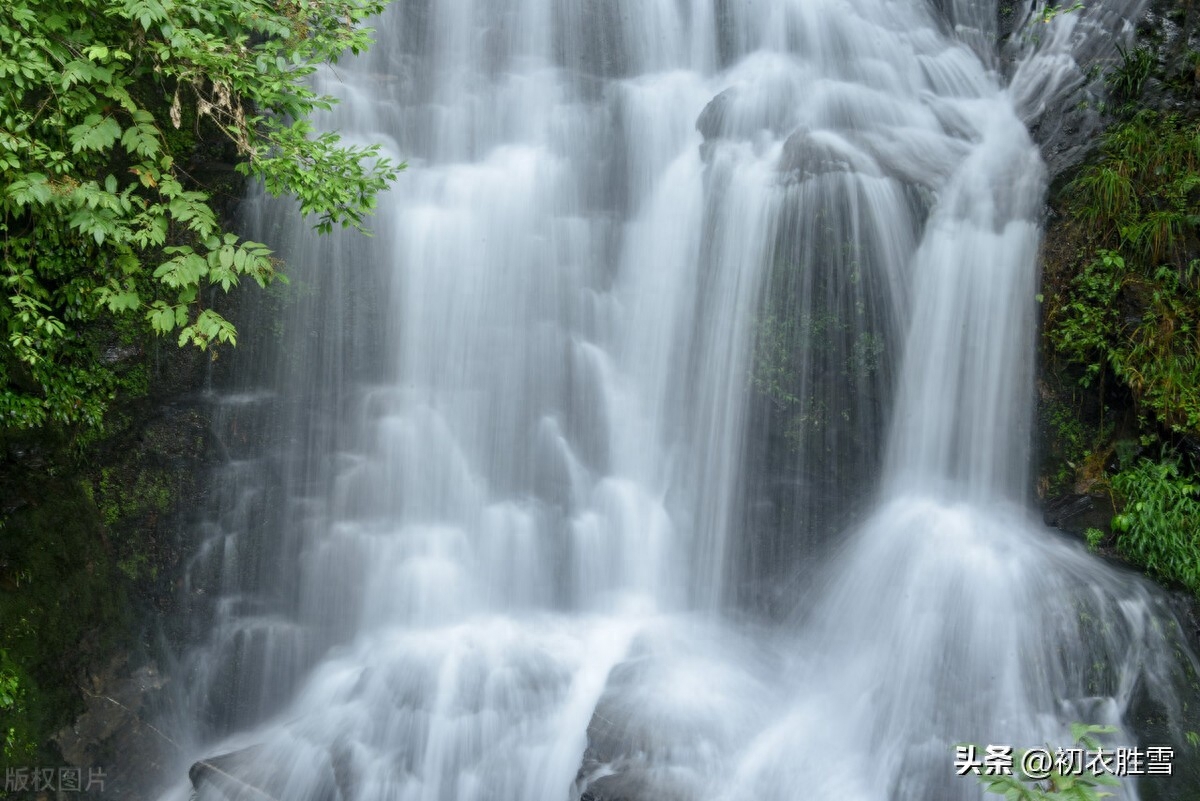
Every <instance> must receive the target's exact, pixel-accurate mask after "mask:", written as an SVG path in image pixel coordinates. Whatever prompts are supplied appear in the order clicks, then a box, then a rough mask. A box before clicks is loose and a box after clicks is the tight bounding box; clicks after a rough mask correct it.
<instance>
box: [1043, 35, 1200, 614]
mask: <svg viewBox="0 0 1200 801" xmlns="http://www.w3.org/2000/svg"><path fill="white" fill-rule="evenodd" d="M1151 44H1152V43H1151ZM1197 65H1200V53H1194V52H1191V51H1187V52H1185V53H1182V54H1179V57H1178V58H1174V57H1172V55H1171V53H1170V52H1168V51H1167V49H1166V48H1160V49H1159V50H1154V49H1151V46H1150V44H1146V45H1143V46H1142V47H1141V48H1138V49H1134V50H1130V51H1126V52H1124V53H1123V59H1122V63H1121V64H1120V65H1119V66H1118V67H1117V68H1116V69H1115V70H1113V71H1112V72H1111V73H1110V75H1109V88H1110V99H1109V106H1108V107H1107V108H1106V109H1105V111H1106V112H1107V113H1110V114H1111V115H1112V118H1113V123H1112V125H1111V126H1110V127H1109V129H1108V130H1107V131H1106V133H1105V134H1104V136H1103V139H1102V141H1101V142H1100V146H1099V149H1098V152H1097V153H1096V155H1095V157H1094V158H1093V159H1092V160H1091V161H1090V162H1089V163H1088V164H1086V165H1085V166H1083V167H1082V168H1081V169H1080V170H1078V171H1077V173H1076V174H1075V175H1074V176H1073V178H1072V179H1071V180H1070V181H1069V182H1068V183H1067V184H1066V185H1065V186H1064V187H1063V189H1062V190H1061V191H1060V192H1059V193H1058V195H1057V198H1056V206H1057V212H1058V214H1059V222H1058V224H1056V225H1055V226H1054V227H1053V228H1052V229H1051V231H1050V232H1049V235H1048V238H1049V239H1050V240H1051V241H1050V247H1049V248H1048V254H1049V257H1048V258H1047V260H1046V281H1045V290H1044V303H1045V318H1044V322H1045V329H1044V330H1045V336H1046V352H1047V354H1048V355H1049V357H1050V361H1051V367H1050V370H1049V372H1048V376H1047V382H1046V384H1044V386H1043V395H1044V399H1045V396H1047V395H1049V396H1050V397H1049V398H1048V399H1047V402H1046V403H1045V404H1044V408H1043V412H1044V415H1043V417H1044V419H1045V420H1046V421H1047V423H1048V427H1049V428H1050V429H1051V431H1050V434H1051V438H1052V440H1053V442H1052V447H1053V449H1054V450H1055V452H1056V456H1057V457H1058V458H1057V464H1056V466H1053V467H1052V468H1051V469H1050V470H1048V471H1047V475H1046V478H1045V481H1046V483H1045V485H1044V486H1043V487H1042V489H1043V491H1044V492H1046V493H1047V494H1054V493H1056V492H1062V491H1065V490H1070V489H1074V490H1075V491H1085V492H1087V491H1092V492H1094V491H1097V490H1100V491H1104V490H1107V491H1108V493H1109V494H1110V495H1111V497H1112V500H1113V501H1114V505H1115V507H1116V509H1117V511H1118V514H1117V515H1116V516H1115V517H1114V518H1113V521H1112V526H1111V527H1112V529H1113V531H1114V532H1115V536H1114V537H1113V538H1112V542H1113V544H1114V545H1115V546H1116V548H1117V550H1118V551H1119V552H1120V553H1121V554H1122V555H1123V556H1125V557H1126V558H1128V559H1130V560H1131V561H1133V562H1134V563H1136V564H1138V565H1140V566H1142V567H1144V568H1146V569H1147V570H1149V571H1150V572H1151V573H1153V574H1155V575H1157V576H1158V577H1160V578H1162V579H1165V580H1167V581H1175V582H1180V583H1182V584H1184V585H1185V586H1187V587H1188V588H1189V589H1191V590H1192V591H1194V592H1196V593H1200V538H1198V537H1197V532H1200V481H1198V480H1197V478H1196V471H1197V468H1200V464H1197V457H1198V456H1200V214H1198V213H1197V211H1196V201H1197V199H1198V198H1200V108H1197V105H1196V103H1195V102H1194V96H1195V92H1196V88H1197V82H1198V79H1200V73H1197ZM1089 540H1090V541H1091V542H1092V543H1093V544H1094V545H1099V544H1100V543H1102V542H1104V541H1106V535H1105V534H1104V532H1102V531H1100V530H1099V529H1095V530H1093V531H1092V532H1091V533H1090V536H1089Z"/></svg>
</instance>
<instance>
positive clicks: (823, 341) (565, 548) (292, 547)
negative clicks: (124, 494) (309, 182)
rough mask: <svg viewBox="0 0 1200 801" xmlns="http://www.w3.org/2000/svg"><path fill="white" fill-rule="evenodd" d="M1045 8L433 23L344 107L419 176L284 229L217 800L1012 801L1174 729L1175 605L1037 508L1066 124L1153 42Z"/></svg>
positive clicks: (404, 36) (721, 7) (216, 613)
mask: <svg viewBox="0 0 1200 801" xmlns="http://www.w3.org/2000/svg"><path fill="white" fill-rule="evenodd" d="M1026 5H1027V4H1017V5H1016V6H1011V5H1007V4H1006V5H1005V6H1004V7H1005V8H1006V9H1007V11H1005V12H1003V13H1002V11H1001V10H1000V9H998V8H997V7H996V5H995V4H994V3H990V2H982V1H979V0H970V1H968V0H954V1H953V2H950V0H939V2H924V1H923V0H774V1H773V2H768V0H746V1H745V2H728V1H725V2H722V1H721V0H608V1H607V2H602V1H601V0H491V1H490V2H476V1H473V0H396V1H395V2H394V3H393V7H392V8H391V9H390V10H389V11H388V13H387V15H386V16H385V17H384V18H383V19H382V20H380V21H379V23H378V25H377V30H378V32H377V35H376V39H377V44H376V46H375V48H374V49H373V50H372V51H371V52H370V53H369V54H368V55H367V56H365V57H363V58H361V59H358V60H356V61H353V62H346V63H343V64H340V65H339V66H338V67H337V68H336V70H330V71H327V72H325V73H323V74H322V76H321V78H320V82H321V88H322V89H323V90H325V91H329V92H331V93H333V94H336V95H338V96H339V97H341V98H342V101H343V102H342V104H341V105H340V106H339V107H338V108H337V109H336V111H335V112H334V113H333V114H331V115H329V117H328V118H327V119H325V120H323V124H325V125H327V126H329V127H332V128H336V129H339V130H341V131H343V132H345V133H346V135H347V136H348V137H349V138H351V139H361V140H363V141H381V142H384V143H385V145H386V147H387V150H388V151H389V152H390V153H391V154H393V155H394V156H395V157H397V158H402V159H407V160H408V162H409V164H410V169H409V170H408V172H406V173H405V174H404V175H403V176H402V177H401V179H400V180H399V181H398V182H397V184H396V186H395V188H394V189H393V190H392V191H391V192H390V194H389V195H388V196H387V197H386V198H385V199H384V200H383V202H381V204H380V210H379V213H378V215H377V217H376V219H375V221H374V226H373V227H374V229H375V236H374V237H373V238H371V239H364V238H361V237H355V236H334V237H330V238H325V239H318V238H317V237H315V236H313V235H312V234H311V233H310V232H309V231H308V226H307V224H306V223H304V222H302V221H300V220H299V219H297V216H296V214H295V210H294V208H293V207H292V206H290V205H289V204H287V203H268V202H265V201H262V200H257V201H254V202H253V203H252V204H250V205H251V206H252V208H251V210H250V211H249V212H248V213H247V215H246V216H247V219H246V225H247V227H248V228H249V229H250V230H252V231H253V232H254V235H255V238H258V239H262V240H265V241H270V242H279V243H283V246H282V247H281V248H280V250H281V255H282V256H283V257H284V258H285V259H286V261H287V271H288V273H289V275H290V276H291V278H292V285H291V286H290V287H288V288H287V289H286V291H285V292H284V293H282V294H280V295H277V296H273V297H271V298H268V299H266V300H264V302H263V304H262V309H261V310H260V312H259V314H260V317H259V321H258V322H256V323H253V325H254V326H255V327H256V328H257V330H260V331H265V332H269V335H264V336H261V337H259V341H258V343H257V345H255V346H253V347H249V350H248V352H246V353H244V354H239V355H238V357H237V358H238V359H239V365H238V371H237V376H236V379H235V384H236V386H235V387H234V388H233V390H232V391H231V392H230V393H228V394H227V395H225V396H224V397H223V399H222V400H221V402H220V407H221V420H222V423H221V425H222V430H223V432H224V441H225V443H226V447H227V448H228V450H229V464H228V466H227V467H226V468H225V469H224V470H223V471H222V475H221V476H220V477H218V479H217V480H216V483H215V484H214V489H213V496H214V498H216V503H215V504H214V507H215V509H214V513H213V514H212V515H211V516H210V517H209V519H208V521H207V522H206V524H205V525H204V526H203V527H202V530H201V532H200V534H201V535H202V540H203V544H202V546H201V547H200V549H199V551H198V555H197V556H196V558H195V560H194V562H193V563H192V565H191V566H190V569H189V574H188V579H187V586H186V587H185V592H186V593H188V596H189V598H191V602H192V603H193V604H194V607H195V610H194V614H193V617H192V625H193V626H194V627H195V633H196V639H197V643H198V645H197V647H196V648H195V649H194V651H192V652H190V653H189V654H188V655H186V657H185V658H184V659H183V663H182V666H181V667H180V672H181V673H182V674H183V675H184V676H185V677H186V680H185V681H183V682H181V683H182V684H183V685H184V686H186V688H187V689H186V693H184V697H182V698H181V700H180V711H179V713H178V719H177V721H176V723H175V724H174V729H173V731H174V735H175V736H178V738H179V739H180V741H181V742H186V743H188V744H189V746H188V748H189V751H190V753H189V754H188V755H187V761H188V763H190V762H192V761H195V760H197V759H201V758H207V759H209V760H210V764H211V765H214V766H217V767H219V772H211V771H210V772H209V773H207V774H206V778H204V780H203V781H201V782H200V790H199V797H200V798H201V799H204V800H205V801H208V800H209V799H234V798H236V799H243V798H244V799H250V798H263V797H273V798H276V799H280V800H283V799H286V801H308V800H309V799H311V800H312V801H317V800H318V799H319V800H320V801H334V800H335V799H338V800H340V801H383V800H384V799H387V800H388V801H393V800H394V801H401V800H403V801H475V800H476V799H478V800H479V801H483V800H484V799H486V800H487V801H541V800H543V799H544V800H545V801H573V800H575V799H579V798H580V797H581V796H583V797H584V798H587V799H596V800H597V801H601V800H602V799H609V800H610V801H616V799H647V801H648V799H660V800H661V799H678V800H679V801H685V800H690V799H721V800H722V801H726V800H727V801H741V800H742V799H745V800H746V801H749V800H750V799H756V800H757V801H772V800H773V799H779V800H780V801H784V799H788V800H789V801H790V800H792V799H817V800H819V801H835V800H836V801H943V800H944V801H966V800H968V799H978V798H980V797H981V795H980V791H979V789H978V785H977V782H976V781H974V780H973V779H972V778H969V777H967V778H962V777H958V776H955V771H954V768H953V764H952V763H953V745H954V744H955V743H960V742H977V743H981V744H982V743H1007V744H1010V745H1015V746H1017V747H1027V746H1032V745H1037V744H1040V743H1042V742H1047V741H1048V742H1055V743H1064V744H1065V743H1066V742H1067V741H1068V740H1069V737H1068V731H1069V724H1070V723H1071V722H1073V721H1087V722H1097V723H1100V722H1112V723H1118V724H1123V723H1125V722H1126V718H1127V716H1128V715H1129V714H1130V708H1131V705H1132V704H1133V703H1134V699H1135V698H1136V697H1138V696H1139V693H1140V694H1143V695H1144V694H1145V693H1146V692H1147V691H1148V690H1149V691H1161V695H1162V699H1161V700H1162V703H1164V704H1166V705H1167V706H1169V705H1170V704H1171V703H1172V701H1171V696H1170V691H1169V687H1170V678H1169V676H1170V674H1171V672H1172V670H1173V666H1172V661H1171V660H1172V659H1173V657H1172V656H1171V654H1172V653H1173V651H1172V649H1171V648H1170V647H1169V645H1168V643H1167V642H1166V640H1165V638H1164V634H1163V630H1164V624H1163V623H1162V621H1165V620H1167V619H1168V617H1167V614H1166V612H1165V609H1164V608H1163V607H1162V604H1161V602H1160V601H1158V600H1157V599H1156V596H1154V595H1153V594H1152V593H1151V592H1150V591H1148V590H1147V589H1146V587H1145V585H1144V584H1143V583H1142V582H1140V581H1139V580H1136V579H1133V578H1131V577H1129V576H1127V575H1125V574H1123V573H1118V572H1116V571H1115V570H1114V569H1112V568H1110V567H1107V566H1105V565H1104V564H1102V563H1101V562H1099V561H1098V560H1096V559H1094V558H1093V557H1091V556H1089V555H1088V554H1086V553H1085V552H1084V551H1083V549H1082V548H1080V547H1078V546H1077V545H1075V544H1072V543H1067V542H1064V541H1061V540H1060V539H1059V538H1057V536H1055V535H1054V534H1052V533H1050V532H1049V531H1047V530H1046V529H1044V528H1043V527H1042V526H1040V525H1039V524H1036V523H1035V522H1033V519H1032V513H1031V511H1030V509H1029V505H1028V503H1027V498H1026V495H1027V487H1028V486H1029V476H1028V474H1027V466H1028V463H1029V450H1030V444H1029V443H1030V441H1031V431H1030V416H1031V409H1032V401H1033V397H1032V379H1033V375H1032V373H1033V371H1032V367H1031V364H1032V361H1033V353H1034V340H1033V337H1034V332H1035V324H1036V323H1035V309H1036V307H1035V301H1034V295H1035V293H1036V292H1037V270H1036V254H1037V250H1038V246H1039V239H1040V215H1041V209H1042V203H1043V200H1044V195H1045V191H1046V184H1047V169H1046V167H1045V166H1044V162H1043V154H1042V151H1040V150H1039V147H1038V145H1037V144H1035V142H1034V140H1033V139H1032V138H1031V135H1030V134H1029V130H1030V128H1031V127H1032V126H1035V125H1039V124H1041V122H1042V120H1043V119H1044V118H1046V115H1047V114H1048V113H1051V112H1054V111H1056V110H1061V108H1063V107H1064V106H1071V105H1073V104H1075V103H1076V102H1078V100H1079V99H1080V98H1081V97H1082V95H1081V94H1080V92H1081V91H1082V87H1084V86H1085V84H1086V83H1087V81H1086V80H1085V75H1086V74H1087V73H1088V70H1089V68H1090V67H1091V65H1092V64H1093V63H1100V61H1102V60H1103V59H1104V58H1107V57H1110V56H1111V55H1112V53H1113V52H1115V45H1116V44H1117V43H1118V42H1121V41H1123V40H1124V37H1127V36H1128V35H1129V33H1130V32H1131V27H1130V22H1129V20H1130V19H1132V18H1133V17H1134V16H1135V15H1136V14H1137V13H1138V12H1139V10H1140V7H1139V4H1138V3H1137V2H1135V1H1134V0H1109V1H1108V2H1105V3H1096V4H1093V5H1090V6H1089V8H1088V9H1086V10H1082V11H1073V12H1070V13H1065V14H1061V15H1059V16H1058V17H1057V18H1056V19H1055V20H1054V21H1053V22H1050V23H1043V22H1040V21H1039V20H1038V15H1039V14H1040V13H1041V10H1042V9H1041V7H1040V6H1038V7H1036V8H1033V9H1029V8H1027V7H1026ZM1056 119H1057V118H1056ZM781 293H782V294H781ZM785 296H786V297H785ZM781 298H783V299H784V300H785V301H786V302H783V303H782V305H777V306H772V304H773V303H774V304H778V303H779V302H780V299H781ZM772 308H778V309H782V311H781V312H780V313H779V314H777V315H775V314H774V312H771V313H769V312H768V310H769V309H772ZM773 315H774V316H773ZM246 325H247V324H246V323H243V326H246ZM772 326H784V327H787V330H788V336H787V337H783V338H777V337H776V338H773V337H774V334H773V333H772V332H773V331H774V329H773V328H772ZM273 327H274V328H273ZM276 328H277V329H278V330H275V329H276ZM781 343H782V344H781ZM772 348H775V349H776V351H778V350H779V348H783V349H784V350H785V351H786V354H787V355H788V359H790V361H789V362H788V363H789V364H791V369H792V370H793V371H794V373H795V374H794V375H790V376H788V377H786V381H785V380H784V378H781V377H780V376H779V375H775V374H773V373H772V372H771V370H772V369H774V368H773V365H775V364H776V362H773V361H772V351H771V349H772ZM776 355H778V353H776ZM773 382H774V383H773ZM782 383H786V385H787V386H788V387H790V389H788V390H787V391H788V392H792V393H793V394H796V395H798V396H799V400H796V399H795V398H793V399H791V400H789V401H788V403H790V404H791V406H790V408H792V409H795V408H799V409H801V412H800V413H798V414H796V415H795V416H794V419H792V420H789V421H785V424H779V425H769V426H767V428H771V429H772V430H773V432H774V433H773V435H775V436H783V435H784V434H787V435H788V436H791V435H792V434H794V435H795V436H794V437H793V438H792V440H791V441H792V443H793V446H794V447H793V448H792V452H793V455H792V457H791V458H793V459H794V460H795V461H796V463H797V464H799V468H798V469H797V472H798V473H799V474H802V475H808V476H810V477H811V481H809V482H808V483H806V484H803V486H799V487H798V488H796V489H794V490H793V491H792V492H791V494H790V495H789V497H790V499H791V500H790V504H791V506H792V507H795V508H793V509H792V511H791V512H790V513H789V515H790V516H788V515H784V516H782V517H781V516H780V515H775V517H774V518H773V519H775V520H776V521H777V522H776V530H775V531H774V533H773V534H770V535H768V534H763V533H762V532H761V531H760V530H759V529H760V528H761V527H760V526H759V525H758V524H756V523H754V522H753V521H755V520H757V519H760V518H761V517H762V515H760V514H758V512H756V510H760V509H761V507H762V505H763V504H768V505H769V504H770V503H772V501H770V499H768V498H766V495H764V492H763V491H762V487H763V486H764V483H763V478H764V476H765V475H766V474H767V473H768V472H769V471H768V470H766V469H765V468H764V466H763V465H762V464H761V463H759V461H757V456H756V455H759V454H761V448H759V447H758V441H759V439H761V437H762V435H763V433H762V432H763V425H760V424H761V423H762V419H763V418H762V398H761V396H762V395H763V394H764V393H765V394H766V395H767V396H770V394H771V392H772V391H776V392H778V391H779V385H781V384H782ZM795 387H799V389H795ZM767 405H768V406H769V404H767ZM781 428H786V429H787V432H790V433H787V432H784V433H781V431H780V430H778V429H781ZM842 486H844V487H848V488H853V490H854V491H849V489H848V490H847V491H845V492H843V491H842V490H840V489H838V488H839V487H842ZM775 502H777V499H776V501H775ZM818 518H820V519H821V520H822V521H824V522H823V523H822V524H821V526H818V525H817V523H816V522H814V521H816V520H817V519H818ZM780 520H784V521H785V522H784V523H779V522H778V521H780ZM822 526H824V527H825V528H826V529H827V528H829V527H830V526H833V527H834V528H835V529H837V530H838V533H837V535H836V536H834V537H832V538H831V537H829V536H828V535H827V534H821V533H819V532H818V531H817V529H818V528H821V527H822ZM822 530H824V529H822ZM768 543H773V544H771V545H768ZM780 543H783V545H780ZM772 548H774V549H775V550H772ZM784 552H786V553H784ZM802 562H803V563H804V564H806V565H808V567H806V568H805V569H803V570H801V569H800V568H799V567H798V565H799V564H800V563H802ZM813 565H820V566H819V567H813ZM793 567H795V568H796V569H795V570H793ZM768 575H769V577H770V578H769V581H768ZM768 583H769V584H770V585H771V586H770V594H771V597H772V599H773V600H772V602H771V604H769V606H770V613H767V612H764V611H763V610H764V608H765V607H762V606H760V605H756V603H755V602H754V601H747V598H753V597H754V594H755V591H756V590H755V588H759V589H762V588H763V587H765V586H766V585H767V584H768ZM747 588H749V590H747ZM164 725H167V724H164ZM224 754H229V755H230V756H224V757H220V758H215V757H217V755H224ZM185 767H186V765H185ZM189 790H190V786H188V785H187V784H186V783H182V782H181V784H180V785H179V786H178V787H176V788H174V789H172V790H170V791H169V792H168V793H167V794H166V796H164V798H168V799H173V798H180V799H182V798H186V797H187V796H188V793H189ZM1124 792H1125V793H1126V795H1125V797H1126V798H1127V799H1132V798H1135V797H1137V792H1136V785H1135V784H1133V783H1127V787H1126V790H1125V791H1124ZM264 794H265V795H264Z"/></svg>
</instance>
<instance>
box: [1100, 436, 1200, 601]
mask: <svg viewBox="0 0 1200 801" xmlns="http://www.w3.org/2000/svg"><path fill="white" fill-rule="evenodd" d="M1112 487H1113V491H1114V494H1115V495H1116V496H1117V497H1116V500H1117V501H1118V502H1120V503H1121V504H1122V512H1121V513H1120V514H1118V515H1117V516H1116V517H1114V518H1113V529H1114V530H1115V531H1116V532H1117V548H1118V549H1119V550H1120V551H1121V553H1122V554H1124V555H1125V556H1126V557H1127V558H1129V559H1130V560H1131V561H1133V562H1136V563H1137V564H1139V565H1142V566H1143V567H1145V568H1146V569H1147V570H1148V571H1150V572H1151V573H1153V574H1155V575H1157V576H1159V577H1161V578H1164V579H1167V580H1169V581H1178V582H1180V583H1181V584H1183V585H1185V586H1186V587H1187V588H1188V589H1190V590H1191V591H1192V592H1194V593H1196V594H1198V595H1200V484H1197V483H1196V482H1195V480H1194V479H1193V478H1191V477H1189V476H1188V475H1186V474H1185V472H1184V471H1183V469H1182V467H1181V465H1180V461H1179V459H1178V457H1175V456H1168V457H1166V458H1164V459H1163V460H1162V461H1158V462H1155V461H1151V460H1150V459H1142V460H1141V461H1139V462H1138V463H1137V464H1135V465H1133V466H1132V467H1129V468H1126V469H1124V470H1122V471H1120V472H1119V473H1117V474H1116V475H1114V476H1113V477H1112Z"/></svg>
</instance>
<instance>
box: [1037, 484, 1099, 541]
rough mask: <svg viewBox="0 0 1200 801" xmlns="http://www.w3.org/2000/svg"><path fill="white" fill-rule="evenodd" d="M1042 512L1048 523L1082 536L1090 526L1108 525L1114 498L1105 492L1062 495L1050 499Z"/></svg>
mask: <svg viewBox="0 0 1200 801" xmlns="http://www.w3.org/2000/svg"><path fill="white" fill-rule="evenodd" d="M1042 512H1043V514H1042V517H1043V519H1044V520H1045V523H1046V525H1048V526H1053V527H1054V528H1057V529H1061V530H1063V531H1065V532H1067V533H1068V534H1075V535H1077V536H1082V535H1083V533H1084V532H1086V531H1087V530H1088V529H1089V528H1098V529H1104V528H1107V527H1108V524H1109V521H1111V520H1112V516H1113V505H1112V498H1111V497H1109V496H1108V495H1105V494H1104V493H1093V494H1078V493H1076V494H1069V495H1060V496H1058V497H1057V498H1051V499H1048V500H1047V501H1046V502H1045V503H1044V504H1043V508H1042Z"/></svg>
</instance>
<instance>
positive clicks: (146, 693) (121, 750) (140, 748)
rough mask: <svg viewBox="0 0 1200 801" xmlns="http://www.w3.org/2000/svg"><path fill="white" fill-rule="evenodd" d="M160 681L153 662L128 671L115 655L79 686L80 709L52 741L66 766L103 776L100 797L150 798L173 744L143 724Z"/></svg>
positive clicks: (157, 695)
mask: <svg viewBox="0 0 1200 801" xmlns="http://www.w3.org/2000/svg"><path fill="white" fill-rule="evenodd" d="M166 683H167V682H166V679H165V678H164V677H163V676H162V674H161V673H160V672H159V670H158V667H157V666H156V665H155V664H153V663H148V664H144V665H140V666H138V667H132V666H131V665H130V664H129V661H128V658H127V657H126V656H124V655H120V656H118V657H116V658H114V659H113V660H112V661H111V662H110V663H109V664H108V666H107V667H106V668H105V669H104V670H102V671H100V672H99V673H96V674H95V675H93V676H91V677H89V678H88V680H87V681H86V682H84V683H83V684H82V685H81V686H80V690H81V692H82V694H83V698H84V703H85V705H86V708H85V710H84V713H83V714H82V715H80V716H79V717H78V718H76V719H75V721H74V722H73V723H72V724H71V725H70V726H68V727H66V728H64V729H62V730H60V731H59V732H58V733H57V734H56V735H55V737H54V742H55V744H57V746H58V748H59V750H60V751H61V753H62V756H63V761H64V763H65V764H67V765H71V766H75V767H79V768H82V769H83V770H84V775H85V776H86V775H87V772H88V770H89V769H90V770H100V771H103V772H104V779H103V781H104V793H105V797H112V798H147V797H153V796H152V791H153V790H155V789H157V788H158V786H159V785H161V784H162V783H163V782H164V781H165V780H166V779H167V778H168V775H167V771H168V770H169V769H170V768H171V767H172V766H173V761H174V757H175V755H176V753H177V746H176V745H175V743H173V742H172V741H171V740H170V738H169V737H167V736H166V735H165V734H163V733H162V732H161V731H160V730H159V729H157V728H156V727H155V726H153V725H152V724H150V723H149V722H147V720H148V719H149V718H152V717H153V715H152V711H151V710H152V707H153V704H154V702H155V701H156V700H157V699H158V698H160V697H161V695H162V692H163V689H164V687H165V686H166Z"/></svg>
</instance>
